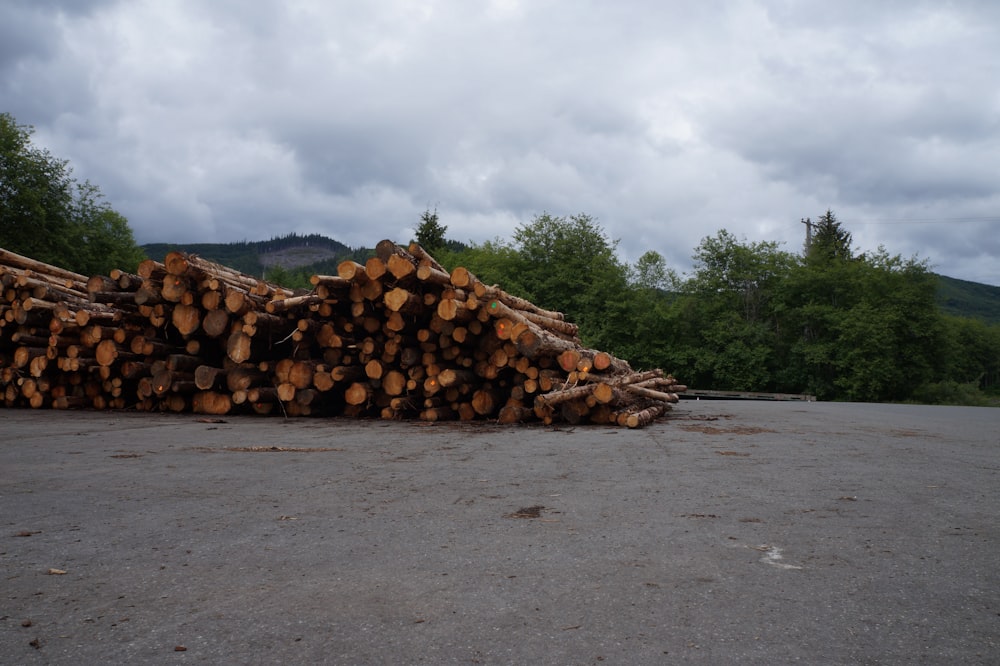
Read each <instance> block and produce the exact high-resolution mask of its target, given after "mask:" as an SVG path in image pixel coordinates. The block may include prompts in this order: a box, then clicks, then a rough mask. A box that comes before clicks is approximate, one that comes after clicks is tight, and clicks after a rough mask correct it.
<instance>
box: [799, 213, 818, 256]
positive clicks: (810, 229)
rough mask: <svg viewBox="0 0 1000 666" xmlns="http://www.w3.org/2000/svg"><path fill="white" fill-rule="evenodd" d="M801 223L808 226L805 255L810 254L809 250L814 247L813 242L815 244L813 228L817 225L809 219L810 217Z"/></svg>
mask: <svg viewBox="0 0 1000 666" xmlns="http://www.w3.org/2000/svg"><path fill="white" fill-rule="evenodd" d="M801 222H802V224H804V225H806V245H805V253H806V254H809V248H810V247H812V242H813V227H814V226H816V225H815V224H813V222H812V220H811V219H809V218H808V217H807V218H805V219H803V220H801Z"/></svg>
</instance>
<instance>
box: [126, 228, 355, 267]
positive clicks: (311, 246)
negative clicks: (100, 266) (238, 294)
mask: <svg viewBox="0 0 1000 666" xmlns="http://www.w3.org/2000/svg"><path fill="white" fill-rule="evenodd" d="M142 249H143V251H145V253H146V256H149V257H152V258H153V259H157V260H162V259H163V257H165V256H166V255H167V253H168V252H171V251H175V250H178V251H181V252H187V253H189V254H197V255H198V256H200V257H203V258H205V259H208V260H209V261H214V262H216V263H219V264H223V265H225V266H229V267H230V268H235V269H236V270H238V271H241V272H243V273H246V274H247V275H263V273H264V271H265V270H266V269H268V268H271V267H273V266H281V267H282V268H286V269H293V268H301V267H304V266H313V265H322V266H324V267H329V266H330V265H332V266H334V267H336V265H337V264H338V263H340V262H341V261H344V260H345V259H348V258H354V259H358V258H359V257H360V258H361V261H364V259H365V258H367V257H369V256H371V255H372V251H371V250H368V249H366V248H352V247H348V246H347V245H344V244H343V243H341V242H340V241H336V240H334V239H332V238H327V237H326V236H321V235H319V234H309V235H307V236H300V235H299V234H296V233H291V234H288V235H287V236H281V237H275V238H272V239H271V240H267V241H237V242H234V243H149V244H146V245H143V246H142Z"/></svg>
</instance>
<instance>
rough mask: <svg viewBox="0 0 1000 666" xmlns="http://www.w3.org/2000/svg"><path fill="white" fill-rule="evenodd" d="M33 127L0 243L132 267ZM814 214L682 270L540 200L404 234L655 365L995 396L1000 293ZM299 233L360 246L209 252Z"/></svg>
mask: <svg viewBox="0 0 1000 666" xmlns="http://www.w3.org/2000/svg"><path fill="white" fill-rule="evenodd" d="M31 134H32V129H31V128H30V127H28V126H24V125H20V124H18V123H17V122H16V120H15V119H14V118H13V117H12V116H10V115H9V114H0V247H4V248H6V249H8V250H11V251H14V252H17V253H20V254H23V255H27V256H30V257H32V258H33V259H36V260H39V261H43V262H46V263H50V264H54V265H57V266H61V267H63V268H68V269H70V270H73V271H76V272H79V273H83V274H89V275H94V274H107V273H108V272H109V271H111V270H112V269H114V268H122V269H125V270H132V269H134V268H135V267H136V265H137V264H138V262H139V261H140V260H141V259H142V258H144V256H145V255H144V253H143V250H142V248H140V247H139V246H138V245H137V244H136V243H135V240H134V238H133V235H132V230H131V228H130V226H129V224H128V221H127V220H126V219H125V218H124V216H122V215H120V214H119V213H118V212H116V211H115V210H114V209H113V208H111V206H110V205H109V204H108V203H107V202H105V201H104V200H103V197H102V195H101V193H100V190H99V189H98V188H97V186H95V185H92V184H91V183H89V182H84V183H78V182H77V181H76V180H75V179H74V178H73V177H72V172H71V169H70V168H69V165H68V163H67V162H66V161H64V160H59V159H57V158H55V157H53V156H52V155H51V154H49V153H48V152H47V151H45V150H44V149H40V148H37V147H35V146H34V145H33V144H32V142H31ZM814 227H815V233H814V234H813V237H812V241H811V244H810V245H809V247H808V249H807V251H805V252H803V253H792V252H789V251H787V250H784V249H782V248H781V246H780V244H779V243H777V242H773V241H747V240H745V239H740V238H737V237H736V236H734V235H733V234H732V233H730V232H729V231H727V230H725V229H722V230H719V231H718V232H716V233H715V234H713V235H711V236H707V237H705V238H703V239H702V240H701V242H700V244H699V245H698V246H697V247H696V248H694V251H693V259H694V269H693V271H692V272H691V273H690V274H687V275H684V276H680V275H678V274H677V272H676V271H674V270H672V269H671V268H670V267H669V266H667V265H666V262H665V260H664V258H663V256H662V255H661V254H659V253H658V252H657V251H655V250H649V251H647V252H646V253H645V254H643V255H642V256H641V257H640V258H639V259H638V260H637V261H636V262H635V263H634V264H627V263H625V262H623V261H622V260H621V259H620V258H619V254H618V251H617V245H618V243H617V241H616V240H613V239H611V238H609V237H608V236H607V234H606V233H605V231H604V229H603V228H602V227H601V226H600V225H599V224H598V222H597V220H595V219H594V218H592V217H591V216H589V215H586V214H577V215H570V216H554V215H550V214H548V213H543V214H540V215H538V216H536V217H535V218H534V219H533V220H531V221H529V222H525V223H523V224H521V225H520V226H518V228H517V229H516V230H515V231H514V233H513V236H512V237H511V238H509V239H505V238H496V239H494V240H491V241H486V242H484V243H470V244H466V243H462V242H459V241H456V240H454V239H449V238H448V237H447V227H446V226H444V225H443V224H442V223H441V221H440V220H439V218H438V214H437V211H430V210H427V211H425V212H424V213H423V214H422V215H421V217H420V223H419V225H418V226H417V228H416V230H417V231H416V238H415V239H414V240H416V241H418V242H419V243H420V244H421V245H422V246H423V247H424V248H425V249H427V250H428V251H430V252H431V254H433V255H434V256H435V257H436V258H437V260H438V261H440V262H441V263H442V264H444V265H445V267H447V268H448V269H449V270H450V269H453V268H454V267H456V266H464V267H466V268H468V269H470V270H471V271H472V272H473V273H475V274H476V275H477V276H478V277H479V278H480V279H481V280H483V281H485V282H487V283H489V284H499V285H501V286H502V287H503V288H504V289H505V290H506V291H507V292H509V293H511V294H514V295H517V296H520V297H522V298H526V299H528V300H530V301H532V302H534V303H536V304H537V305H540V306H542V307H544V308H547V309H550V310H557V311H560V312H563V313H565V314H566V316H567V318H569V319H570V320H571V321H573V322H575V323H577V324H578V325H579V327H580V336H581V338H582V340H583V342H584V343H585V344H586V345H588V346H590V347H592V348H595V349H601V350H605V351H608V352H611V353H613V354H614V355H615V356H618V357H619V358H623V359H626V360H628V361H629V362H630V363H631V364H632V366H633V367H634V368H636V369H646V368H661V369H663V370H665V371H667V372H670V373H672V374H674V375H675V376H676V377H678V378H679V379H680V380H681V381H683V382H684V383H686V384H688V385H689V386H691V387H694V388H700V389H719V390H736V391H768V392H779V393H806V394H811V395H814V396H815V397H816V398H818V399H820V400H851V401H914V402H922V403H941V404H969V405H997V404H1000V324H997V323H996V321H997V320H996V318H995V315H996V313H997V298H996V295H995V292H993V293H987V294H985V295H984V297H983V298H979V299H977V303H980V304H984V305H981V306H977V307H978V308H979V309H978V310H977V311H976V312H977V314H981V315H983V316H977V317H975V318H973V317H967V316H959V315H956V314H955V312H957V311H962V310H961V309H960V308H957V307H956V303H957V302H958V301H959V300H960V294H959V291H958V290H959V288H960V287H962V285H961V284H960V282H961V281H956V280H950V281H949V282H948V283H947V285H946V286H947V288H948V289H949V290H950V291H949V292H948V299H947V303H948V304H950V305H947V306H942V304H941V302H940V296H939V293H938V292H939V289H940V286H941V279H940V277H939V276H936V275H934V274H933V273H931V272H930V270H929V268H928V265H927V263H926V262H925V261H917V260H916V259H913V258H909V259H908V258H904V257H901V256H899V255H893V254H891V253H890V252H889V251H888V250H886V249H885V248H882V247H879V248H876V249H875V250H867V251H858V250H857V249H855V248H853V247H852V237H851V234H850V232H849V231H848V230H847V229H846V228H845V227H844V226H843V225H842V224H841V223H840V222H839V221H838V220H837V218H836V216H835V215H834V213H833V212H832V211H829V210H828V211H826V212H825V213H823V214H822V215H821V216H820V217H819V219H818V221H817V223H816V224H815V225H814ZM375 240H379V239H373V242H375ZM397 240H398V241H401V242H405V239H397ZM297 243H298V244H301V243H310V244H317V243H322V244H325V245H328V246H329V247H331V248H333V249H335V250H338V251H341V252H342V253H343V256H342V257H341V258H340V259H346V258H350V259H355V260H359V261H364V259H365V257H366V255H368V256H370V253H369V251H367V250H364V249H362V248H348V247H346V246H343V245H342V244H340V243H338V242H336V241H333V240H330V239H328V238H325V237H322V236H315V235H310V236H300V235H297V234H294V233H292V234H289V235H287V236H282V237H275V238H272V239H271V240H270V241H254V242H249V241H242V242H238V243H232V244H229V245H228V246H224V247H227V248H228V249H227V250H226V252H227V253H228V254H226V256H212V255H211V254H209V253H208V252H204V253H203V255H204V256H205V257H206V258H209V259H212V260H215V261H219V262H221V263H227V264H229V265H233V267H234V268H237V269H238V270H241V271H244V272H247V273H251V274H255V275H261V274H262V273H263V268H262V266H261V264H260V262H259V258H258V257H259V254H260V253H262V252H266V251H273V250H275V249H280V248H282V247H286V246H293V245H295V244H297ZM153 247H154V246H150V252H151V253H152V254H154V255H155V254H156V251H155V250H154V249H152V248H153ZM165 247H166V246H165ZM174 247H176V246H169V248H170V249H173V248H174ZM194 247H195V246H189V245H187V246H184V248H185V249H186V250H187V251H197V248H195V249H192V248H194ZM206 247H207V246H206ZM213 247H218V246H213ZM160 249H163V248H159V247H158V246H157V247H156V250H160ZM165 251H166V250H165V249H163V252H165ZM224 254H225V253H224ZM154 258H155V256H154ZM340 259H337V260H333V259H331V260H329V261H327V262H326V263H325V264H323V265H312V266H309V267H304V268H301V269H294V270H289V269H284V268H281V267H277V266H276V267H272V268H271V269H268V270H267V272H266V278H267V279H268V280H269V281H271V282H275V283H278V284H282V285H284V286H287V287H299V286H301V287H306V286H308V278H309V275H310V274H311V273H319V274H335V273H336V263H337V262H338V261H339V260H340ZM244 262H246V264H247V265H243V264H244ZM977 287H978V288H981V289H985V290H993V289H995V288H992V287H988V286H986V285H978V286H977ZM966 293H968V291H967V290H966ZM991 317H994V318H992V319H991Z"/></svg>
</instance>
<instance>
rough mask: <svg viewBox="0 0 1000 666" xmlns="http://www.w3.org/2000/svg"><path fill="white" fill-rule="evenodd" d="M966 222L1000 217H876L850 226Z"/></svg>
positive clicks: (999, 220) (990, 220) (999, 219)
mask: <svg viewBox="0 0 1000 666" xmlns="http://www.w3.org/2000/svg"><path fill="white" fill-rule="evenodd" d="M966 222H1000V217H997V216H989V217H986V216H984V217H882V218H879V217H876V218H871V219H868V220H850V221H849V222H848V224H852V225H853V224H956V223H966Z"/></svg>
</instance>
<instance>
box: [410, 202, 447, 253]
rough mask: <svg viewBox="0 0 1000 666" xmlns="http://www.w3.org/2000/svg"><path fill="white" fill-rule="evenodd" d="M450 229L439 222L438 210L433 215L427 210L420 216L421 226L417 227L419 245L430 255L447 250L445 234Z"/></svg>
mask: <svg viewBox="0 0 1000 666" xmlns="http://www.w3.org/2000/svg"><path fill="white" fill-rule="evenodd" d="M446 231H448V227H446V226H444V225H442V224H441V223H440V222H439V221H438V214H437V209H436V208H435V209H434V212H433V213H432V212H431V211H430V209H427V210H425V211H424V212H423V214H421V216H420V226H418V227H417V243H419V244H420V247H422V248H424V249H425V250H427V252H429V253H430V254H434V253H435V252H439V251H440V250H443V249H444V248H445V236H444V234H445V232H446Z"/></svg>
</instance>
